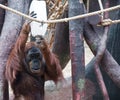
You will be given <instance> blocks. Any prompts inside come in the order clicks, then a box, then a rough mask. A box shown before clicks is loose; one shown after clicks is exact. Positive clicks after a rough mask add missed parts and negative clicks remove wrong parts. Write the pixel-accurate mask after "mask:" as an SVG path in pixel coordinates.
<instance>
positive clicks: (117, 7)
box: [0, 4, 120, 23]
mask: <svg viewBox="0 0 120 100" xmlns="http://www.w3.org/2000/svg"><path fill="white" fill-rule="evenodd" d="M0 7H1V8H3V9H6V10H9V11H11V12H13V13H15V14H18V15H20V16H23V17H25V18H27V19H30V20H32V21H36V22H38V23H60V22H67V21H70V20H75V19H80V18H85V17H89V16H93V15H97V14H100V13H102V12H107V11H112V10H115V9H119V8H120V5H117V6H114V7H110V8H107V9H103V10H99V11H95V12H92V13H87V14H83V15H78V16H74V17H69V18H63V19H57V20H47V21H40V20H37V19H35V18H33V17H30V16H28V15H26V14H23V13H21V12H19V11H16V10H14V9H12V8H9V7H7V6H4V5H2V4H0ZM119 22H120V21H119V20H118V21H115V22H113V23H119Z"/></svg>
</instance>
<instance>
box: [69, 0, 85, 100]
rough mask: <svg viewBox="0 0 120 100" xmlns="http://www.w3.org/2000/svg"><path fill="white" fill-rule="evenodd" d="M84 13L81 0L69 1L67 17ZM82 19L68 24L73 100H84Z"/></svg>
mask: <svg viewBox="0 0 120 100" xmlns="http://www.w3.org/2000/svg"><path fill="white" fill-rule="evenodd" d="M83 13H84V6H83V2H82V0H69V17H72V16H76V15H80V14H83ZM83 22H84V19H77V20H72V21H70V22H69V40H70V56H71V62H72V90H73V100H84V90H85V89H84V84H85V63H84V46H83Z"/></svg>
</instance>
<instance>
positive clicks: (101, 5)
mask: <svg viewBox="0 0 120 100" xmlns="http://www.w3.org/2000/svg"><path fill="white" fill-rule="evenodd" d="M98 3H99V6H100V9H101V10H103V4H102V1H101V0H98ZM103 15H104V14H103V12H102V13H101V16H102V19H103Z"/></svg>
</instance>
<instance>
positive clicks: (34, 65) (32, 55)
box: [26, 47, 44, 75]
mask: <svg viewBox="0 0 120 100" xmlns="http://www.w3.org/2000/svg"><path fill="white" fill-rule="evenodd" d="M26 61H27V63H28V64H27V65H28V66H27V67H29V68H27V70H28V71H29V72H30V73H33V74H37V75H41V74H43V71H44V67H43V62H44V61H43V56H42V53H41V51H40V49H38V48H37V47H32V48H30V49H29V50H28V52H27V57H26Z"/></svg>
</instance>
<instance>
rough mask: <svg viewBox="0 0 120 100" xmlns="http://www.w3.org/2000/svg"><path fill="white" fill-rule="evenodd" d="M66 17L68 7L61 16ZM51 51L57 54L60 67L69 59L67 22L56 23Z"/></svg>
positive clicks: (63, 66)
mask: <svg viewBox="0 0 120 100" xmlns="http://www.w3.org/2000/svg"><path fill="white" fill-rule="evenodd" d="M67 17H68V9H66V10H65V12H64V13H63V15H62V16H61V18H67ZM52 51H53V52H54V53H55V54H56V55H57V56H58V58H59V60H60V64H61V66H62V69H63V68H65V66H66V64H67V63H68V61H69V60H70V48H69V24H68V22H63V23H57V24H56V28H55V37H54V44H53V49H52Z"/></svg>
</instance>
